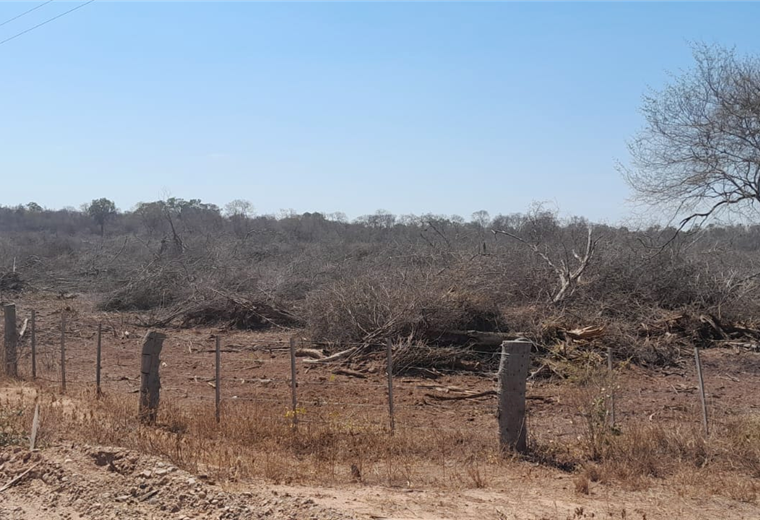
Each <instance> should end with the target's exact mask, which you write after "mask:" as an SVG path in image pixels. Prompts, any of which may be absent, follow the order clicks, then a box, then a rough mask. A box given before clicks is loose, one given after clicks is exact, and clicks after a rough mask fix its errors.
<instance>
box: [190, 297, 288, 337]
mask: <svg viewBox="0 0 760 520" xmlns="http://www.w3.org/2000/svg"><path fill="white" fill-rule="evenodd" d="M214 292H215V293H216V297H215V298H212V299H208V300H203V301H200V302H197V303H194V304H192V305H190V306H189V307H188V308H185V309H183V310H182V311H181V313H180V315H179V316H178V317H179V318H180V319H181V322H180V326H181V327H187V328H192V327H198V326H203V325H219V324H224V325H225V326H228V327H233V328H237V329H245V330H263V329H268V328H271V327H280V328H283V327H293V326H297V325H299V320H298V318H297V317H296V316H294V315H293V314H291V313H290V312H288V311H287V310H283V309H280V308H277V307H276V306H275V305H274V304H273V303H272V302H267V301H263V300H259V301H256V300H252V299H249V298H245V297H243V296H241V295H236V294H223V293H220V292H218V291H214Z"/></svg>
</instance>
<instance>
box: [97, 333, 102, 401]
mask: <svg viewBox="0 0 760 520" xmlns="http://www.w3.org/2000/svg"><path fill="white" fill-rule="evenodd" d="M102 333H103V324H102V323H98V352H97V355H96V358H97V359H96V361H95V388H96V389H97V395H98V399H99V398H100V393H101V392H100V352H101V338H102Z"/></svg>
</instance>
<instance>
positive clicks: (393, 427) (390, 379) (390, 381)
mask: <svg viewBox="0 0 760 520" xmlns="http://www.w3.org/2000/svg"><path fill="white" fill-rule="evenodd" d="M386 357H387V360H388V369H387V370H388V413H389V414H390V419H391V435H393V433H394V432H395V431H396V416H395V414H394V411H393V342H392V341H391V340H390V338H388V342H387V345H386Z"/></svg>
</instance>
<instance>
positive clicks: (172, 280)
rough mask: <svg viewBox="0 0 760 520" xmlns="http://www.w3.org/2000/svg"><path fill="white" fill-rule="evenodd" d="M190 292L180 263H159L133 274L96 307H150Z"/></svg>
mask: <svg viewBox="0 0 760 520" xmlns="http://www.w3.org/2000/svg"><path fill="white" fill-rule="evenodd" d="M191 292H192V289H191V287H189V284H188V281H187V276H186V275H185V274H184V273H183V272H182V271H181V270H180V266H178V265H172V264H170V265H163V266H159V267H157V268H154V269H147V270H145V271H143V272H141V273H139V274H137V275H135V277H134V278H132V279H131V280H129V281H128V282H126V283H125V284H123V285H122V286H121V287H119V288H118V289H116V290H114V291H112V292H111V293H109V294H107V295H106V296H105V297H104V298H103V299H102V300H101V301H100V303H99V305H98V307H99V309H100V310H103V311H151V310H155V309H161V308H166V307H169V306H171V305H173V304H175V303H177V302H180V301H183V300H185V299H187V298H188V297H189V296H190V295H191Z"/></svg>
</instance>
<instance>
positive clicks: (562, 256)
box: [492, 204, 600, 304]
mask: <svg viewBox="0 0 760 520" xmlns="http://www.w3.org/2000/svg"><path fill="white" fill-rule="evenodd" d="M521 220H522V221H523V222H522V225H521V226H520V227H521V228H522V229H520V230H519V231H518V230H515V231H508V230H505V229H493V230H492V232H493V233H494V234H501V235H506V236H508V237H510V238H513V239H515V240H517V241H518V242H520V243H522V244H525V245H526V246H528V248H530V250H531V251H532V252H533V254H535V255H536V256H537V257H539V258H541V260H543V262H544V263H545V264H546V265H547V266H548V267H549V268H551V270H552V271H554V273H555V274H556V275H557V281H558V286H557V288H556V289H555V290H553V291H552V296H551V300H552V303H554V304H559V303H562V302H564V301H565V300H566V299H567V298H568V297H569V296H571V295H572V294H573V293H574V292H575V289H576V287H577V286H578V282H580V280H581V278H582V277H583V275H584V273H586V271H587V269H588V267H589V264H590V263H591V260H592V259H593V258H594V253H595V252H596V246H597V243H598V242H599V240H600V238H599V237H594V230H593V227H592V226H591V224H589V223H588V222H586V221H585V220H582V219H580V220H577V221H574V222H572V225H571V226H569V227H574V228H576V229H577V228H578V227H579V225H581V226H583V227H585V228H586V239H585V241H584V249H583V251H582V252H581V253H579V252H577V251H576V250H575V248H574V247H572V246H569V247H568V244H567V242H566V241H565V240H564V239H561V238H560V239H559V244H557V247H554V248H553V249H554V251H552V249H550V247H549V245H548V244H547V243H545V242H548V240H546V238H547V237H546V228H550V229H551V228H555V229H557V230H559V228H558V223H557V219H556V215H555V214H554V213H552V212H550V211H546V210H544V209H543V206H542V205H540V204H538V205H536V206H534V208H533V209H532V210H531V211H530V212H529V213H528V214H527V215H525V216H523V217H521ZM518 233H519V234H518Z"/></svg>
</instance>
